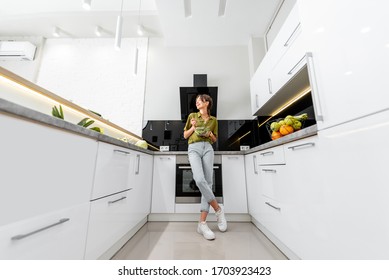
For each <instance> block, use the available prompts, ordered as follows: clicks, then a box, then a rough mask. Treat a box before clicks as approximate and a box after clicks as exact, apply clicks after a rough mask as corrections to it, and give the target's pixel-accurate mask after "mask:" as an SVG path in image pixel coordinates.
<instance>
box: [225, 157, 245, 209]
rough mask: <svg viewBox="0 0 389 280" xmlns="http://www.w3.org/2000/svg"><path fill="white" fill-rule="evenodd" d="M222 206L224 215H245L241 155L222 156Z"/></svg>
mask: <svg viewBox="0 0 389 280" xmlns="http://www.w3.org/2000/svg"><path fill="white" fill-rule="evenodd" d="M222 180H223V204H224V210H225V212H226V213H247V194H246V178H245V170H244V156H243V155H231V156H229V155H223V156H222Z"/></svg>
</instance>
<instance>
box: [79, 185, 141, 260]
mask: <svg viewBox="0 0 389 280" xmlns="http://www.w3.org/2000/svg"><path fill="white" fill-rule="evenodd" d="M136 199H137V198H136V197H135V196H134V194H133V193H132V190H128V191H124V192H121V193H118V194H114V195H110V196H108V197H104V198H101V199H97V200H95V201H92V202H91V208H90V217H89V226H88V237H87V242H86V250H85V258H86V259H98V258H99V257H100V256H102V255H103V254H104V253H105V252H106V251H107V250H108V249H110V248H111V247H112V246H113V245H114V244H115V243H116V242H117V241H119V239H120V238H122V237H123V236H124V235H125V234H126V233H127V232H129V231H130V230H131V229H132V228H133V227H134V226H135V225H136V223H137V221H136V218H135V217H134V215H133V214H132V209H133V205H134V203H135V201H136Z"/></svg>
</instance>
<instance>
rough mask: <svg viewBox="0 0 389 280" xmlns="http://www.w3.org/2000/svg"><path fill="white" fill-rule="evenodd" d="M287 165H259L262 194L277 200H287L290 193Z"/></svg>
mask: <svg viewBox="0 0 389 280" xmlns="http://www.w3.org/2000/svg"><path fill="white" fill-rule="evenodd" d="M285 173H286V165H269V166H264V165H263V166H259V180H260V184H261V187H262V194H263V195H264V196H266V197H268V198H271V199H274V200H276V201H283V200H285V194H286V193H288V190H287V189H288V186H289V184H288V179H287V177H286V176H285Z"/></svg>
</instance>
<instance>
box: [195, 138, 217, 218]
mask: <svg viewBox="0 0 389 280" xmlns="http://www.w3.org/2000/svg"><path fill="white" fill-rule="evenodd" d="M188 158H189V163H190V167H191V168H192V173H193V179H194V180H195V182H196V185H197V187H198V188H199V190H200V192H201V207H200V211H201V212H209V205H210V204H209V203H210V202H211V201H212V200H214V199H215V195H214V194H213V192H212V180H213V159H214V151H213V148H212V145H211V144H210V143H209V142H196V143H192V144H189V147H188Z"/></svg>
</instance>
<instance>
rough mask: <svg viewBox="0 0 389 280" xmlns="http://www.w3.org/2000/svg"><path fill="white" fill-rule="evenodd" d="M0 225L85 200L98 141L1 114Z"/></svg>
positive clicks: (88, 193)
mask: <svg viewBox="0 0 389 280" xmlns="http://www.w3.org/2000/svg"><path fill="white" fill-rule="evenodd" d="M0 127H1V129H2V131H4V132H5V131H7V133H5V134H4V135H3V137H2V139H1V145H0V155H1V156H0V170H1V171H2V172H1V189H2V194H1V195H0V213H2V214H1V219H0V226H2V225H6V224H9V223H13V222H16V221H20V220H24V219H29V218H32V217H34V216H39V215H43V214H45V213H50V212H53V211H57V210H59V209H62V208H68V207H70V206H72V205H79V204H83V203H85V202H88V201H89V198H90V193H91V189H92V183H93V172H94V165H95V159H96V151H97V142H96V141H95V140H92V139H89V138H87V137H82V136H79V135H76V134H73V133H70V132H66V131H63V130H60V129H56V128H52V127H49V126H45V125H41V124H38V123H34V122H30V121H26V120H23V119H19V118H15V117H11V116H7V115H3V114H0Z"/></svg>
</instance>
